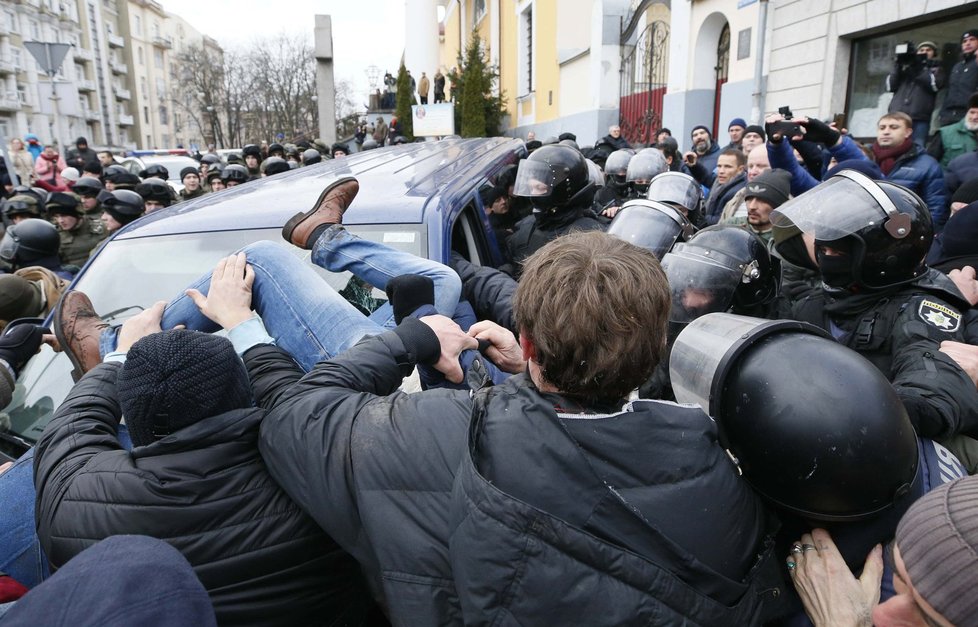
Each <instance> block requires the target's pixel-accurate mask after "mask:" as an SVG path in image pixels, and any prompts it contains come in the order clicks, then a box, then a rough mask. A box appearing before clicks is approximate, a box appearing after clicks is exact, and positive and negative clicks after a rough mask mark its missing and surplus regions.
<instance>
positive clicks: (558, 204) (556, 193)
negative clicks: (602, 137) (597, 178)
mask: <svg viewBox="0 0 978 627" xmlns="http://www.w3.org/2000/svg"><path fill="white" fill-rule="evenodd" d="M513 195H514V196H522V197H527V198H529V199H530V202H531V203H532V204H533V207H534V209H536V210H538V211H550V212H557V211H559V210H561V209H563V208H565V207H575V206H580V205H590V203H591V200H592V199H593V197H594V184H593V183H591V181H590V179H589V177H588V168H587V162H586V161H585V160H584V155H582V154H581V153H580V151H578V150H574V149H573V148H570V147H568V146H558V145H551V146H543V147H541V148H540V149H538V150H535V151H534V152H533V154H531V155H530V156H529V157H527V158H526V159H523V160H522V161H520V165H519V169H518V170H517V172H516V184H515V185H514V187H513Z"/></svg>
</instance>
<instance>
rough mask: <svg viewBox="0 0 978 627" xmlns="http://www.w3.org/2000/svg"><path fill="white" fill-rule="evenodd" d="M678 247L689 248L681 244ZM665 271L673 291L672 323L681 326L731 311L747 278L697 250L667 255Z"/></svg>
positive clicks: (664, 263) (664, 262) (663, 261)
mask: <svg viewBox="0 0 978 627" xmlns="http://www.w3.org/2000/svg"><path fill="white" fill-rule="evenodd" d="M676 248H677V249H680V248H685V247H683V246H682V245H681V244H680V245H677V246H676ZM662 269H663V270H665V273H666V276H667V277H669V290H670V291H671V292H672V309H671V310H670V311H669V321H670V322H674V323H677V324H686V323H689V322H692V321H693V320H696V319H697V318H699V317H700V316H703V315H705V314H708V313H715V312H723V311H726V310H727V309H729V308H730V303H731V302H733V297H734V292H736V291H737V287H738V286H739V285H740V282H741V277H742V276H743V273H742V271H740V270H735V269H733V268H730V267H728V266H726V265H724V264H723V263H722V262H717V261H716V260H714V259H711V258H710V257H708V256H706V255H704V254H700V253H699V252H697V251H695V250H675V251H673V252H671V253H667V254H666V255H665V256H664V257H663V258H662Z"/></svg>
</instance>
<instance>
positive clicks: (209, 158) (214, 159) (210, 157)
mask: <svg viewBox="0 0 978 627" xmlns="http://www.w3.org/2000/svg"><path fill="white" fill-rule="evenodd" d="M200 162H201V163H206V164H207V166H208V168H210V167H213V166H215V165H218V164H220V163H221V157H220V156H219V155H215V154H213V153H207V154H206V155H204V156H202V157H201V158H200Z"/></svg>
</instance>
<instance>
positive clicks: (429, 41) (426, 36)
mask: <svg viewBox="0 0 978 627" xmlns="http://www.w3.org/2000/svg"><path fill="white" fill-rule="evenodd" d="M437 4H438V3H437V1H436V0H405V3H404V65H405V67H407V69H409V70H410V71H411V76H413V77H414V80H415V82H418V81H420V80H421V72H427V74H428V81H429V82H432V83H433V79H432V76H434V75H435V72H436V71H437V70H438V10H437V8H436V6H437ZM433 90H434V84H432V85H431V87H430V88H429V89H428V96H429V98H430V97H431V95H432V91H433ZM429 102H431V100H430V99H429Z"/></svg>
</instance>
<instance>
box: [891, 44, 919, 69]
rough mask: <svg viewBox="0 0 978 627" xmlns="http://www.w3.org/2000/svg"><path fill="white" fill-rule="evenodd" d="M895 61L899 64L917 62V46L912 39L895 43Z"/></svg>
mask: <svg viewBox="0 0 978 627" xmlns="http://www.w3.org/2000/svg"><path fill="white" fill-rule="evenodd" d="M893 52H894V54H896V62H897V63H899V64H900V65H911V64H914V63H917V61H918V59H917V46H915V45H914V43H913V42H912V41H905V42H903V43H899V44H897V45H896V48H895V49H894V51H893Z"/></svg>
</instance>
